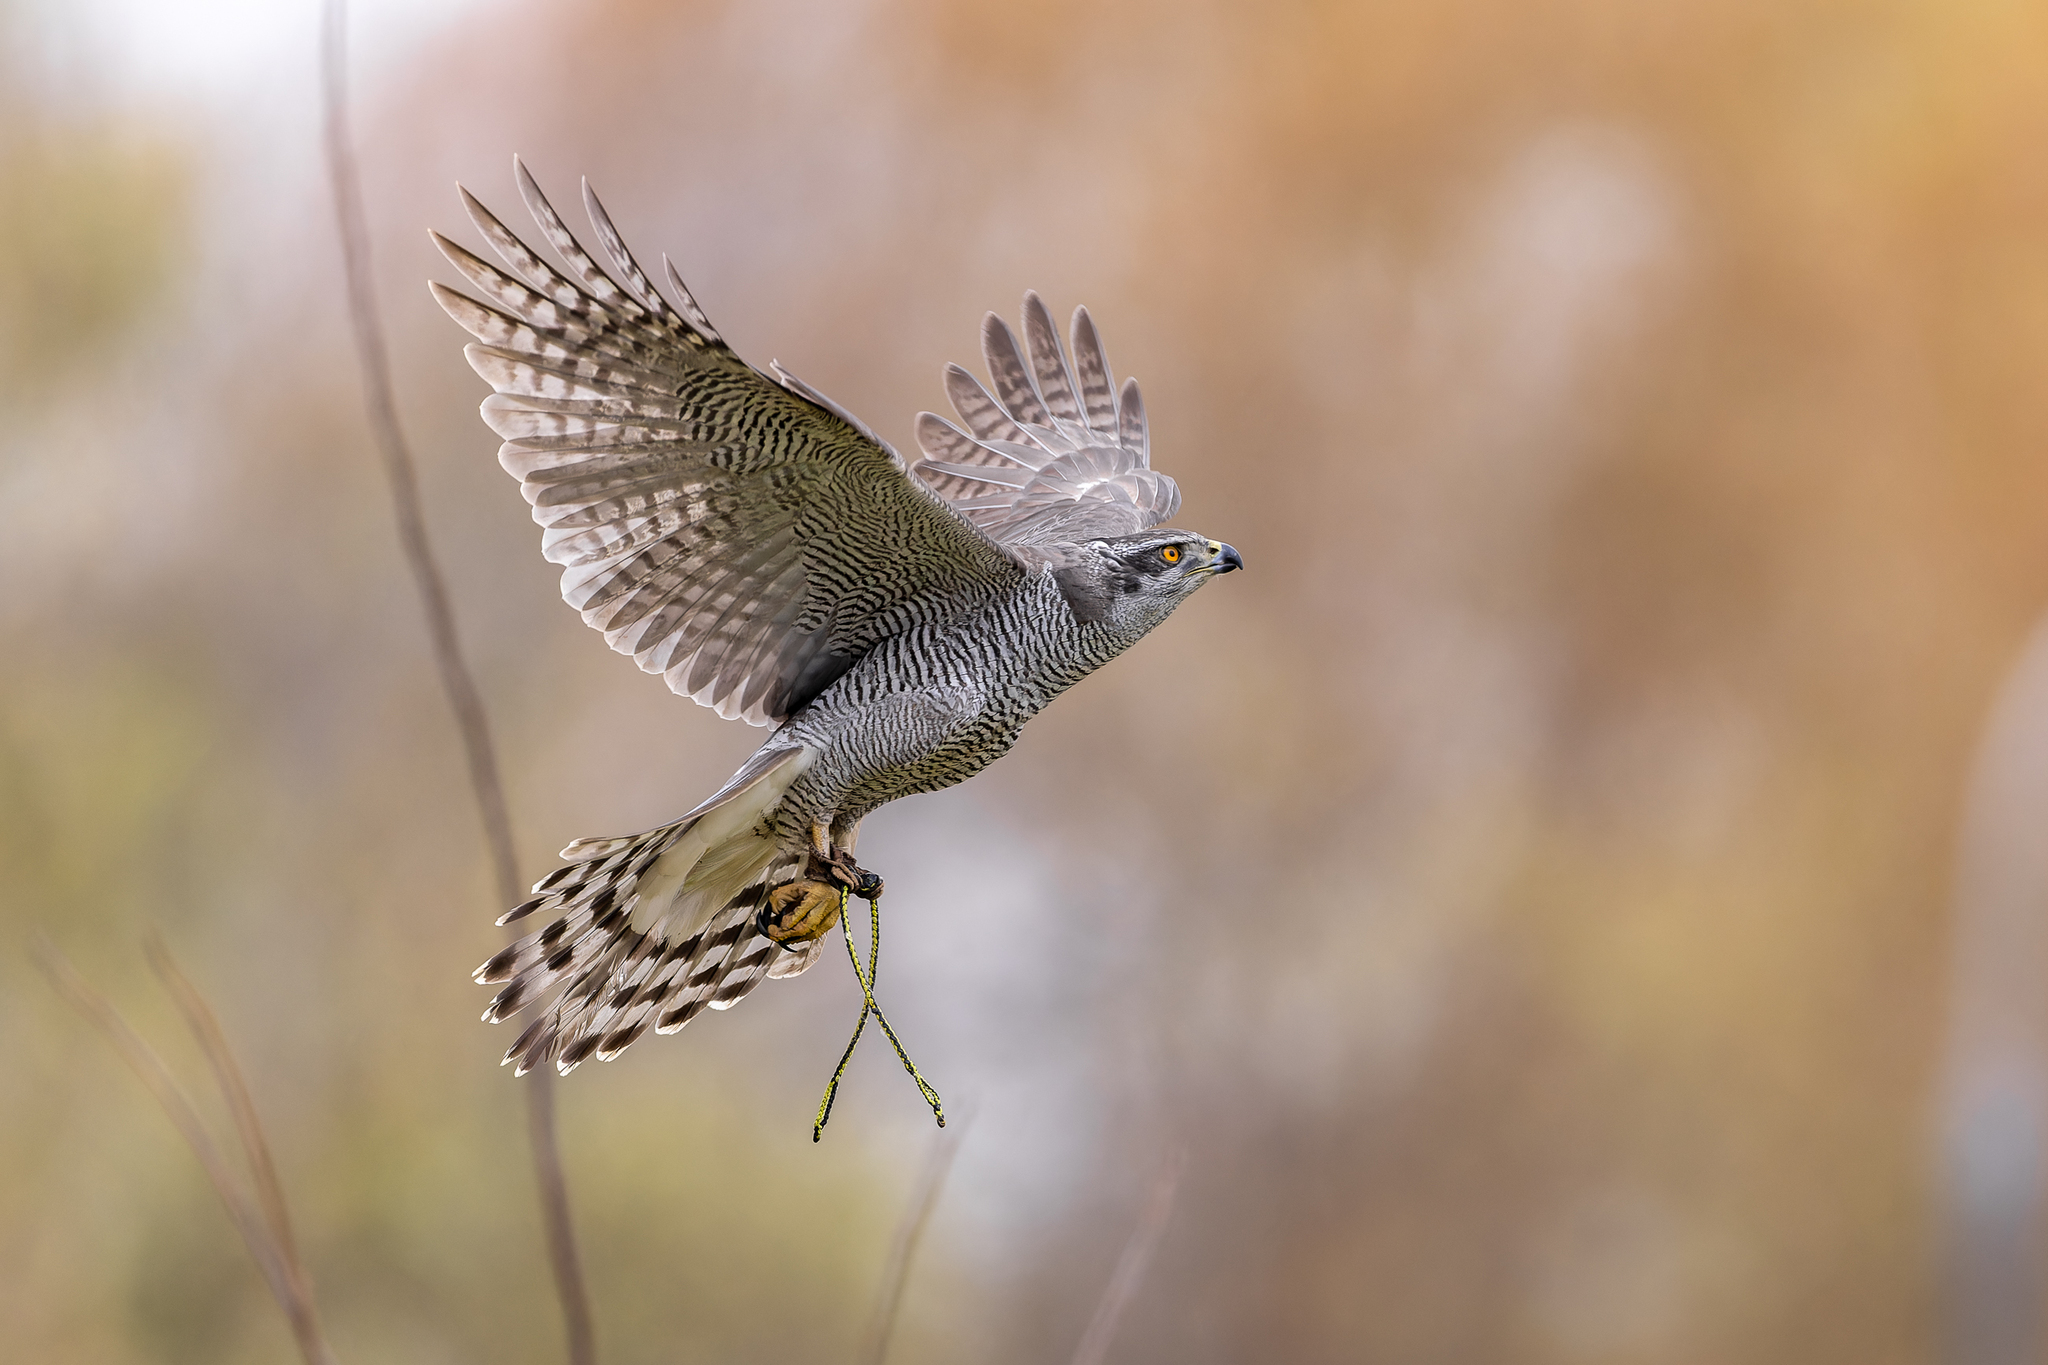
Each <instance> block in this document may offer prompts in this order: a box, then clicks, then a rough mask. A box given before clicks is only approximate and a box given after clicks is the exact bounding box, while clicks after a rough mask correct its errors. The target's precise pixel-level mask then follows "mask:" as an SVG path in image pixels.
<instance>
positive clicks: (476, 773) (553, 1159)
mask: <svg viewBox="0 0 2048 1365" xmlns="http://www.w3.org/2000/svg"><path fill="white" fill-rule="evenodd" d="M323 19H324V23H323V26H322V31H321V64H320V65H321V86H322V94H323V96H324V106H325V119H324V135H325V141H326V144H327V170H328V176H329V179H330V180H331V181H332V184H333V190H334V211H335V219H336V223H337V226H338V228H339V230H340V235H341V251H342V261H343V265H344V267H345V271H346V275H347V279H348V303H349V321H350V324H351V326H352V329H353V331H354V334H355V340H356V354H357V357H358V359H359V361H360V362H361V366H362V373H363V402H364V406H365V408H366V409H367V413H368V417H369V422H370V430H371V433H372V434H373V435H374V437H375V438H376V442H377V450H378V452H379V454H380V455H381V456H382V458H383V463H384V473H385V476H386V477H387V479H388V480H389V482H390V485H391V510H392V516H393V518H394V519H395V521H396V522H397V527H398V539H399V543H400V545H401V546H402V547H403V548H404V551H405V560H406V564H407V565H408V566H409V567H410V568H411V570H412V577H413V584H414V586H415V587H416V588H417V589H418V590H419V595H420V606H421V608H422V610H423V611H424V613H425V615H426V618H427V634H428V636H429V638H430V639H431V640H432V642H433V648H434V663H435V666H436V668H437V669H438V670H439V672H440V675H441V685H442V688H443V690H444V691H446V693H447V695H448V705H449V707H450V709H452V710H453V711H454V713H455V723H456V727H457V728H458V729H459V730H460V731H461V734H462V748H463V753H464V754H465V755H466V756H467V758H468V762H469V783H470V789H471V790H472V791H473V792H474V793H475V796H476V803H477V810H478V812H479V814H480V815H481V816H482V818H483V825H484V834H485V837H486V839H487V840H488V842H489V844H490V849H491V864H492V868H493V870H494V872H495V874H496V880H497V888H498V903H499V904H500V905H501V906H510V905H512V904H514V903H515V902H517V901H518V900H520V899H521V898H522V896H521V887H520V880H519V867H518V861H517V859H516V858H515V857H514V855H513V841H512V820H511V816H510V814H509V812H508V809H507V807H506V803H505V787H504V783H503V782H502V781H501V780H500V778H499V775H498V759H497V750H496V748H495V747H494V746H493V745H492V743H491V732H490V724H489V720H488V717H487V716H486V715H485V712H484V704H483V698H482V696H481V694H479V693H478V691H477V687H476V681H475V679H474V678H472V677H471V676H470V672H469V666H468V664H467V663H465V662H464V660H463V657H462V646H461V641H460V637H459V636H458V635H457V633H456V629H455V612H454V608H453V607H452V606H451V605H450V603H449V599H448V587H447V584H446V582H445V581H444V580H443V579H442V577H441V571H440V567H439V565H438V564H436V562H435V560H434V554H433V547H432V546H431V544H430V543H429V542H428V540H427V526H426V518H425V516H424V515H423V513H422V512H421V510H420V494H419V480H418V477H417V475H416V474H415V472H414V467H413V460H412V452H411V450H410V449H409V448H408V447H407V445H406V441H405V433H404V431H403V429H402V428H401V427H400V426H399V423H398V409H397V405H396V403H395V402H394V401H393V398H392V392H391V364H390V358H389V356H388V354H387V353H386V350H385V346H384V329H383V324H382V321H381V319H380V316H379V314H378V311H377V300H376V295H375V292H374V290H373V288H372V285H371V278H372V277H371V272H370V233H369V226H368V221H367V218H366V216H365V214H364V212H363V199H362V185H361V182H360V180H359V178H358V176H357V174H356V164H355V152H354V150H353V145H352V143H351V140H350V136H349V119H348V56H347V53H348V46H347V38H348V6H347V3H346V0H327V4H326V8H325V13H324V16H323ZM553 1084H554V1075H553V1073H552V1072H550V1071H549V1070H548V1069H547V1068H545V1067H543V1068H539V1069H537V1070H536V1071H535V1072H534V1073H533V1074H532V1075H531V1076H530V1077H528V1078H527V1081H526V1084H525V1086H524V1087H523V1093H524V1096H525V1100H526V1119H527V1123H526V1127H527V1134H528V1137H529V1139H530V1142H531V1145H532V1149H533V1167H534V1180H535V1183H536V1185H537V1187H538V1190H539V1194H540V1204H541V1219H542V1222H543V1223H544V1225H545V1226H546V1230H547V1244H548V1263H549V1266H550V1268H551V1269H552V1270H553V1272H554V1280H555V1292H556V1295H557V1297H558V1298H559V1299H560V1300H561V1304H562V1320H563V1328H564V1331H565V1332H566V1334H567V1336H568V1350H569V1361H570V1365H592V1362H594V1361H595V1360H596V1359H597V1347H596V1338H595V1333H594V1330H593V1327H592V1323H591V1315H590V1296H589V1293H588V1291H587V1290H586V1289H585V1287H584V1283H583V1269H582V1262H581V1258H580V1257H579V1256H578V1254H577V1250H576V1232H575V1225H574V1223H573V1222H572V1221H571V1217H570V1212H569V1193H568V1181H567V1179H566V1178H565V1177H564V1175H563V1173H562V1158H561V1149H560V1145H559V1143H558V1141H557V1138H556V1132H555V1108H554V1090H553Z"/></svg>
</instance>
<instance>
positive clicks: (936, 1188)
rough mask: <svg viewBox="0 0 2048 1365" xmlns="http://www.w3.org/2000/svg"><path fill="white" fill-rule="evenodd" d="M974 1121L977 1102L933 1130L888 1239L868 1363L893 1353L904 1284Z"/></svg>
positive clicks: (871, 1324) (870, 1324)
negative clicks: (950, 1123) (891, 1342)
mask: <svg viewBox="0 0 2048 1365" xmlns="http://www.w3.org/2000/svg"><path fill="white" fill-rule="evenodd" d="M973 1122H974V1107H973V1106H972V1105H969V1106H968V1108H967V1110H966V1112H965V1113H964V1114H963V1115H962V1116H961V1118H960V1119H959V1121H958V1122H956V1123H955V1124H954V1125H953V1126H952V1127H951V1128H947V1129H943V1130H941V1131H940V1132H938V1133H936V1134H934V1135H933V1140H932V1145H931V1147H930V1148H929V1149H928V1150H927V1151H926V1152H925V1158H924V1165H923V1166H922V1167H921V1168H920V1169H919V1170H918V1173H917V1183H916V1184H915V1185H913V1186H912V1187H911V1190H910V1201H909V1202H908V1203H907V1204H905V1205H904V1206H903V1216H902V1218H900V1219H898V1220H897V1223H896V1235H895V1236H894V1237H893V1238H892V1239H890V1243H889V1259H888V1260H886V1261H884V1262H883V1263H882V1278H881V1281H880V1282H879V1283H878V1284H877V1285H876V1287H875V1307H874V1312H873V1313H872V1314H870V1316H869V1322H868V1335H867V1349H866V1351H864V1352H863V1353H862V1356H861V1359H862V1360H863V1361H865V1362H866V1365H882V1363H883V1361H884V1360H885V1359H887V1357H888V1354H889V1340H890V1338H891V1337H893V1336H894V1335H895V1333H896V1315H897V1311H898V1310H899V1309H900V1308H901V1307H902V1304H903V1287H904V1285H905V1284H906V1283H907V1282H908V1280H909V1278H910V1262H911V1260H912V1258H913V1257H915V1256H916V1255H917V1244H918V1242H919V1241H921V1240H922V1239H923V1237H924V1229H925V1225H926V1224H927V1223H929V1222H930V1221H931V1216H932V1210H933V1209H935V1208H937V1207H938V1203H939V1195H940V1194H941V1193H942V1192H943V1191H944V1189H945V1186H946V1177H947V1175H948V1174H950V1173H951V1172H952V1169H953V1158H954V1157H955V1156H956V1155H958V1154H959V1151H960V1143H961V1142H962V1141H963V1140H964V1139H965V1138H966V1136H967V1129H968V1127H969V1126H970V1125H971V1124H972V1123H973Z"/></svg>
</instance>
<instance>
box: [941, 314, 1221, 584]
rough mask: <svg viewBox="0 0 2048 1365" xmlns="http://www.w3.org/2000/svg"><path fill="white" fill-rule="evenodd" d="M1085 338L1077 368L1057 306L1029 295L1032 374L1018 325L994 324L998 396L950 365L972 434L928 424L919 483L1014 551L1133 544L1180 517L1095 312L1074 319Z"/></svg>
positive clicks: (991, 341) (987, 332) (1077, 350)
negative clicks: (1106, 541)
mask: <svg viewBox="0 0 2048 1365" xmlns="http://www.w3.org/2000/svg"><path fill="white" fill-rule="evenodd" d="M1073 334H1074V363H1073V365H1072V366H1071V367H1069V365H1068V363H1067V356H1066V353H1065V352H1064V351H1063V350H1062V349H1061V347H1060V337H1059V333H1058V332H1057V331H1055V330H1054V329H1053V325H1052V315H1051V314H1050V313H1048V312H1047V311H1046V308H1045V302H1044V301H1043V300H1042V299H1040V298H1039V297H1038V295H1036V294H1026V295H1025V296H1024V337H1025V340H1026V342H1027V343H1028V344H1029V349H1030V363H1029V364H1026V363H1025V357H1024V354H1023V353H1022V352H1021V351H1020V350H1019V349H1018V346H1017V338H1016V335H1015V334H1014V333H1012V332H1011V331H1010V327H1009V324H1008V323H1006V322H1004V321H1003V320H1002V319H1001V318H999V317H997V316H996V315H995V314H994V313H990V314H989V315H988V317H987V318H985V319H983V321H982V324H981V353H982V355H983V357H984V358H985V359H986V360H987V361H988V372H989V378H990V379H991V380H993V381H994V383H995V394H994V395H993V396H991V395H990V393H989V391H988V390H987V389H984V388H983V387H982V386H981V384H980V382H979V381H977V380H976V379H975V377H974V376H973V375H971V374H969V373H968V372H967V371H966V370H964V369H962V368H961V367H960V366H958V365H948V366H947V367H946V393H947V396H949V397H950V398H951V399H952V400H953V409H954V411H955V412H957V413H958V414H959V415H960V422H961V426H955V425H954V424H953V423H951V422H948V421H947V420H946V419H945V418H943V417H941V416H939V415H938V414H937V413H931V412H921V413H919V414H918V415H917V443H918V445H919V446H920V447H922V448H923V450H924V459H922V460H920V461H919V462H918V463H917V465H916V467H915V468H916V472H917V475H918V477H920V478H922V479H923V480H924V481H925V482H926V483H928V484H930V485H931V486H932V488H933V489H935V490H936V491H937V492H938V493H939V494H940V495H941V496H942V497H944V498H945V499H946V500H947V501H948V502H950V503H951V504H952V505H953V507H954V509H955V510H956V511H958V512H960V513H961V514H962V515H964V516H966V517H967V518H968V519H969V520H971V521H973V523H974V524H975V525H976V526H979V527H980V528H981V529H982V530H984V531H986V532H988V534H989V535H991V536H993V537H995V538H996V539H997V540H999V541H1001V542H1003V543H1004V544H1005V545H1013V546H1025V545H1044V544H1048V543H1051V542H1055V541H1080V540H1091V539H1094V538H1096V537H1098V536H1122V535H1131V534H1133V533H1135V532H1138V531H1142V530H1144V529H1145V528H1146V527H1148V526H1156V525H1158V524H1159V523H1160V522H1162V521H1165V520H1166V519H1167V518H1168V517H1170V516H1172V515H1173V514H1174V513H1175V512H1176V511H1178V510H1179V509H1180V488H1179V487H1178V486H1177V485H1176V484H1175V483H1174V481H1173V480H1172V479H1169V478H1167V477H1166V475H1164V474H1161V473H1158V472H1157V471H1155V470H1153V469H1152V467H1151V460H1150V456H1149V449H1148V442H1147V439H1146V435H1145V405H1144V403H1143V401H1141V400H1140V399H1139V397H1138V381H1137V380H1135V379H1128V380H1125V381H1124V387H1123V392H1122V394H1121V395H1119V394H1118V392H1117V390H1116V385H1115V381H1114V380H1113V379H1112V378H1111V377H1110V372H1109V358H1108V356H1106V355H1105V354H1104V353H1103V349H1102V338H1101V337H1100V336H1099V335H1097V333H1096V331H1095V322H1094V319H1092V318H1090V317H1089V316H1088V310H1087V309H1086V308H1076V309H1075V310H1074V328H1073ZM962 426H964V427H965V428H966V429H965V430H964V431H963V430H962V429H961V427H962Z"/></svg>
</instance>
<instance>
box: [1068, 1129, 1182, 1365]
mask: <svg viewBox="0 0 2048 1365" xmlns="http://www.w3.org/2000/svg"><path fill="white" fill-rule="evenodd" d="M1186 1165H1187V1149H1186V1148H1185V1147H1176V1148H1174V1149H1173V1152H1172V1154H1171V1155H1169V1156H1168V1157H1167V1158H1166V1164H1165V1165H1164V1166H1162V1167H1160V1169H1159V1175H1158V1176H1157V1178H1155V1179H1154V1180H1153V1182H1152V1195H1151V1197H1150V1198H1149V1199H1147V1200H1146V1201H1145V1211H1144V1213H1143V1214H1141V1215H1140V1216H1139V1218H1138V1226H1136V1227H1135V1228H1133V1229H1131V1238H1130V1240H1129V1241H1128V1242H1125V1243H1124V1252H1123V1255H1121V1256H1119V1257H1117V1261H1116V1270H1115V1271H1114V1272H1112V1273H1111V1275H1110V1277H1109V1288H1107V1289H1105V1290H1104V1291H1103V1293H1102V1302H1101V1303H1100V1304H1098V1305H1096V1308H1095V1317H1094V1319H1093V1320H1092V1321H1090V1322H1089V1324H1088V1330H1087V1331H1086V1332H1083V1333H1082V1334H1081V1344H1080V1345H1079V1346H1077V1347H1075V1348H1074V1365H1102V1360H1103V1357H1105V1356H1107V1355H1108V1354H1109V1343H1110V1341H1111V1340H1112V1339H1113V1338H1114V1337H1115V1336H1116V1327H1117V1322H1118V1320H1119V1319H1121V1318H1122V1317H1123V1314H1124V1309H1125V1308H1126V1307H1128V1306H1129V1305H1130V1302H1131V1300H1132V1299H1133V1298H1135V1297H1136V1296H1137V1293H1138V1286H1139V1285H1141V1284H1143V1283H1144V1281H1145V1271H1146V1270H1147V1269H1149V1268H1150V1266H1151V1264H1152V1255H1153V1253H1154V1252H1156V1251H1157V1250H1158V1249H1159V1238H1160V1236H1161V1235H1162V1234H1163V1233H1164V1232H1165V1231H1166V1220H1167V1219H1169V1218H1171V1217H1172V1216H1173V1196H1174V1192H1175V1191H1176V1190H1177V1189H1178V1188H1179V1187H1180V1177H1181V1171H1182V1169H1183V1168H1184V1167H1185V1166H1186Z"/></svg>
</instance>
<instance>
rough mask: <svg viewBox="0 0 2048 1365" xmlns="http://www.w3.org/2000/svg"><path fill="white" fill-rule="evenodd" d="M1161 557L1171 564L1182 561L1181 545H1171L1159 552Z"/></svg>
mask: <svg viewBox="0 0 2048 1365" xmlns="http://www.w3.org/2000/svg"><path fill="white" fill-rule="evenodd" d="M1159 557H1160V558H1161V559H1163V560H1165V561H1166V562H1167V563H1169V564H1178V563H1180V547H1179V546H1178V545H1169V546H1167V547H1166V548H1165V549H1163V550H1161V551H1160V552H1159Z"/></svg>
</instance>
